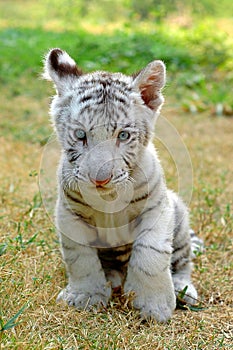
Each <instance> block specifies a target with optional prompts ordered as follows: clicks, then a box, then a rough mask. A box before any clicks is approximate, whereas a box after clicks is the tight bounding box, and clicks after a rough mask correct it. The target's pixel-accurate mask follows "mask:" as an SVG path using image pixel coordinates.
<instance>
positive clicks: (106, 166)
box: [44, 48, 165, 188]
mask: <svg viewBox="0 0 233 350" xmlns="http://www.w3.org/2000/svg"><path fill="white" fill-rule="evenodd" d="M44 76H45V78H46V79H49V80H52V81H53V82H54V84H55V87H56V91H57V94H56V96H55V97H54V98H53V101H52V104H51V115H52V117H53V123H54V126H55V129H56V132H57V135H58V139H59V142H60V144H61V146H62V148H63V151H64V161H65V163H66V170H67V172H69V174H70V176H69V180H70V179H71V174H72V181H82V182H84V183H86V184H88V186H94V187H100V188H111V187H114V186H115V185H116V184H119V183H123V182H125V181H127V180H128V179H129V177H130V174H132V172H133V170H134V167H135V165H136V163H137V162H139V159H140V157H142V156H143V152H144V151H145V150H146V147H147V145H148V143H149V141H150V139H151V137H152V133H153V129H154V122H155V120H156V117H157V116H158V114H159V112H160V108H161V106H162V103H163V96H162V94H161V89H162V88H163V86H164V84H165V66H164V64H163V63H162V62H161V61H153V62H151V63H150V64H148V65H147V66H146V67H145V68H144V69H142V70H141V71H140V72H139V73H137V74H135V75H133V76H126V75H123V74H121V73H108V72H104V71H97V72H93V73H88V74H84V73H83V72H82V71H81V69H79V68H78V67H77V65H76V63H75V61H74V60H73V59H72V58H71V57H70V56H69V55H68V54H67V53H66V52H65V51H62V50H61V49H58V48H57V49H52V50H51V51H50V52H49V53H48V54H47V56H46V58H45V73H44ZM72 181H71V182H72Z"/></svg>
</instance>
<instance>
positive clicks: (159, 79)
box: [134, 61, 166, 111]
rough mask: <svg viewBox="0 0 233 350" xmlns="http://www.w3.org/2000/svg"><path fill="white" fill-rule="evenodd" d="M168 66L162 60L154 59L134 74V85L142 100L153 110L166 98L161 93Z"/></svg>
mask: <svg viewBox="0 0 233 350" xmlns="http://www.w3.org/2000/svg"><path fill="white" fill-rule="evenodd" d="M165 79H166V67H165V65H164V63H163V62H162V61H153V62H151V63H149V64H148V65H147V66H146V68H144V69H142V70H141V71H140V72H139V73H138V74H137V75H136V76H134V86H135V87H136V89H138V90H139V91H140V93H141V97H142V100H143V101H144V103H145V105H147V106H148V107H149V108H150V109H152V110H155V111H156V110H157V109H158V108H159V107H160V106H161V105H162V103H163V101H164V99H163V96H162V93H161V90H162V88H163V87H164V85H165Z"/></svg>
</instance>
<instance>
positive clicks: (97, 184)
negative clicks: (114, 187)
mask: <svg viewBox="0 0 233 350" xmlns="http://www.w3.org/2000/svg"><path fill="white" fill-rule="evenodd" d="M110 180H111V177H109V178H108V179H105V180H95V179H92V178H91V182H93V184H95V185H96V187H101V186H104V185H106V184H107V183H109V181H110Z"/></svg>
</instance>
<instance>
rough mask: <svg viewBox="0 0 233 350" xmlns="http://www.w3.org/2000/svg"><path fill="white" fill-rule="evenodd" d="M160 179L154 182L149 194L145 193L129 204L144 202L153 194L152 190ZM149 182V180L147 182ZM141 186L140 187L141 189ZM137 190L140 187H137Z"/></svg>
mask: <svg viewBox="0 0 233 350" xmlns="http://www.w3.org/2000/svg"><path fill="white" fill-rule="evenodd" d="M160 180H161V178H159V179H158V181H156V182H155V184H154V186H153V187H152V189H151V190H150V192H146V193H145V194H143V195H142V196H141V197H137V198H135V199H133V200H132V201H131V202H130V203H135V202H139V201H141V200H145V199H147V198H148V197H149V196H151V194H152V193H153V192H154V190H155V189H156V187H157V185H158V184H159V183H160ZM148 181H149V180H148ZM146 184H147V183H145V184H144V185H143V186H145V185H146ZM143 186H142V187H143ZM137 189H140V187H137Z"/></svg>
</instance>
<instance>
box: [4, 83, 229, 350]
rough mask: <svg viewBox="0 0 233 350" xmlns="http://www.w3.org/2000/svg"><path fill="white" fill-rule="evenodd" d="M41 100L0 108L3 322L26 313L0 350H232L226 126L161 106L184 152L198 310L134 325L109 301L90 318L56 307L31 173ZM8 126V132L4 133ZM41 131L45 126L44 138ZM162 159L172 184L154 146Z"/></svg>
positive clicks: (52, 252)
mask: <svg viewBox="0 0 233 350" xmlns="http://www.w3.org/2000/svg"><path fill="white" fill-rule="evenodd" d="M39 84H40V83H39ZM5 99H7V96H6V95H5ZM5 102H6V101H5ZM47 102H48V100H47V99H46V98H43V99H42V98H41V99H39V100H38V99H37V98H36V97H33V96H28V97H25V96H24V97H19V96H15V97H13V98H12V99H11V104H10V105H9V104H8V105H7V106H8V107H7V108H6V103H4V107H2V108H5V110H4V119H2V120H1V122H2V123H3V124H4V125H5V127H6V126H7V127H6V132H5V135H3V136H2V137H1V139H0V140H1V153H0V164H1V172H0V180H1V187H0V192H1V216H0V223H1V244H2V245H1V248H2V253H3V254H2V256H1V262H0V269H1V285H0V288H1V310H2V315H1V317H2V320H3V322H4V323H6V322H7V321H8V320H9V319H11V318H12V317H13V316H14V315H15V314H16V312H17V311H18V310H19V309H20V308H21V307H22V306H24V305H25V304H26V305H27V308H26V309H25V310H24V311H23V313H22V314H21V315H20V316H19V318H18V320H19V321H20V322H19V324H18V325H17V326H15V327H13V328H12V329H9V330H6V331H3V332H1V334H2V345H1V346H2V349H19V350H20V349H24V350H25V349H153V350H154V349H230V348H231V347H232V316H233V313H232V282H233V278H232V267H233V259H232V248H233V247H232V195H233V185H232V171H233V162H232V132H233V121H232V119H230V118H229V119H227V118H223V117H222V118H216V117H211V116H208V115H203V114H202V115H190V114H181V115H178V114H177V111H175V110H173V109H172V108H169V107H167V108H165V110H164V112H163V114H164V115H166V116H167V117H168V119H169V120H170V121H171V122H172V123H173V124H174V125H175V126H176V128H177V129H178V131H179V132H180V134H181V136H182V138H183V139H184V141H185V143H186V145H187V147H188V149H189V151H190V154H191V159H192V164H193V170H194V193H193V198H192V202H191V213H192V223H193V227H194V229H195V230H196V231H197V232H198V234H199V235H200V236H201V237H202V238H204V240H205V244H206V251H205V252H204V254H202V255H200V256H198V257H197V259H196V261H195V270H194V273H193V277H194V280H195V284H196V286H197V288H198V291H199V295H200V301H201V304H202V306H203V307H204V309H203V310H200V311H198V312H194V311H190V310H177V311H176V312H175V313H174V316H173V318H172V320H171V321H170V322H169V323H168V324H162V325H161V324H157V323H156V322H153V321H151V322H143V321H141V320H140V318H139V315H138V312H136V311H134V310H132V309H131V308H130V306H129V303H128V301H127V300H126V299H124V298H122V297H120V296H119V295H114V297H113V300H112V301H111V302H110V305H109V307H108V308H107V309H104V310H103V311H102V312H98V313H95V312H93V313H92V312H84V311H83V312H79V311H76V310H74V309H72V308H68V307H67V306H66V305H64V304H57V303H56V296H57V294H58V292H59V290H60V289H61V288H62V287H63V286H64V284H65V271H64V266H63V264H62V261H61V257H60V253H59V247H58V244H57V241H56V235H55V231H54V228H53V225H52V223H51V221H50V220H49V218H48V217H47V216H46V213H45V210H44V208H43V206H41V205H40V200H39V197H38V185H37V176H36V175H35V171H34V170H37V171H38V169H39V162H40V156H41V153H42V148H41V145H40V144H39V142H38V138H39V139H40V136H38V135H37V131H36V130H37V128H38V127H39V126H40V127H41V126H44V127H46V128H47V125H48V124H49V123H48V119H47ZM167 105H168V106H169V99H168V101H167ZM25 110H28V111H29V114H30V118H28V119H26V120H22V118H20V117H19V116H20V115H21V116H22V114H23V113H24V111H25ZM38 113H39V117H38ZM1 118H3V117H1ZM8 118H9V119H8ZM7 119H8V122H7ZM9 120H10V122H9ZM28 120H29V121H30V126H29V128H27V125H28ZM9 125H11V127H12V126H14V127H15V129H12V128H11V129H9ZM23 130H24V131H25V132H26V133H27V135H29V136H30V137H26V138H25V139H24V138H23V137H21V136H20V133H19V131H21V132H22V131H23ZM49 132H50V129H49V127H48V133H47V135H49ZM33 140H35V142H34V141H33ZM160 153H161V157H162V159H163V163H164V166H165V167H166V168H167V176H168V177H170V178H172V174H173V171H174V169H173V166H169V164H170V163H169V159H168V158H169V157H168V155H167V154H166V152H164V150H163V148H162V147H161V150H160ZM171 185H172V181H171ZM35 234H36V236H35V237H34V235H35ZM32 237H34V238H33V239H32ZM30 240H31V241H30Z"/></svg>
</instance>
